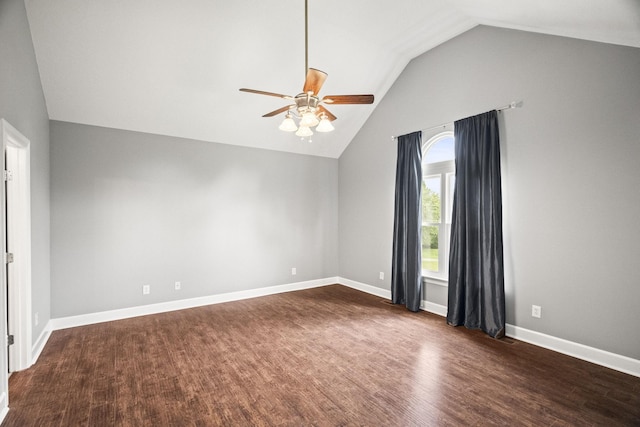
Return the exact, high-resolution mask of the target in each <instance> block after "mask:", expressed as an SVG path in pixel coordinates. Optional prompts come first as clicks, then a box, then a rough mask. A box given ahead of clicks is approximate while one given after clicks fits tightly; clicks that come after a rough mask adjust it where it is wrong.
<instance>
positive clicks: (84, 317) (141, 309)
mask: <svg viewBox="0 0 640 427" xmlns="http://www.w3.org/2000/svg"><path fill="white" fill-rule="evenodd" d="M334 283H338V278H337V277H328V278H325V279H317V280H308V281H305V282H297V283H289V284H285V285H277V286H269V287H265V288H257V289H249V290H246V291H237V292H228V293H224V294H217V295H209V296H206V297H198V298H190V299H183V300H177V301H168V302H161V303H157V304H149V305H143V306H138V307H130V308H122V309H117V310H109V311H102V312H98V313H88V314H81V315H78V316H68V317H59V318H56V319H51V321H50V324H51V330H54V331H55V330H58V329H66V328H74V327H77V326H84V325H91V324H94V323H102V322H110V321H113V320H122V319H128V318H131V317H138V316H146V315H149V314H158V313H164V312H168V311H175V310H184V309H187V308H194V307H201V306H204V305H211V304H220V303H223V302H230V301H239V300H243V299H248V298H256V297H262V296H266V295H273V294H279V293H283V292H290V291H299V290H302V289H310V288H316V287H319V286H326V285H331V284H334Z"/></svg>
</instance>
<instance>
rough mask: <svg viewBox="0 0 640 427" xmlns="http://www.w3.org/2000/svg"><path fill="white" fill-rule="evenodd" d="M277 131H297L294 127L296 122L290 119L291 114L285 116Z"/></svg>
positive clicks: (296, 127)
mask: <svg viewBox="0 0 640 427" xmlns="http://www.w3.org/2000/svg"><path fill="white" fill-rule="evenodd" d="M278 129H280V130H283V131H285V132H293V131H296V130H298V126H296V122H294V121H293V119H292V118H291V114H287V116H286V117H285V118H284V120H283V121H282V123H280V126H278Z"/></svg>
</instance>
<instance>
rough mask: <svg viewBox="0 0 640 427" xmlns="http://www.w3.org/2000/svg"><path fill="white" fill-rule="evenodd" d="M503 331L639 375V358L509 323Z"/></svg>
mask: <svg viewBox="0 0 640 427" xmlns="http://www.w3.org/2000/svg"><path fill="white" fill-rule="evenodd" d="M505 332H506V335H507V336H508V337H511V338H515V339H517V340H520V341H524V342H528V343H529V344H533V345H537V346H538V347H544V348H546V349H549V350H553V351H557V352H558V353H562V354H566V355H569V356H573V357H576V358H578V359H582V360H586V361H587V362H591V363H595V364H596V365H601V366H605V367H607V368H611V369H615V370H616V371H620V372H624V373H625V374H629V375H633V376H636V377H640V360H636V359H632V358H630V357H627V356H622V355H619V354H615V353H611V352H608V351H605V350H600V349H598V348H594V347H589V346H587V345H584V344H580V343H577V342H573V341H567V340H565V339H562V338H557V337H554V336H551V335H546V334H543V333H540V332H536V331H532V330H529V329H525V328H521V327H519V326H514V325H510V324H508V323H507V326H506V331H505Z"/></svg>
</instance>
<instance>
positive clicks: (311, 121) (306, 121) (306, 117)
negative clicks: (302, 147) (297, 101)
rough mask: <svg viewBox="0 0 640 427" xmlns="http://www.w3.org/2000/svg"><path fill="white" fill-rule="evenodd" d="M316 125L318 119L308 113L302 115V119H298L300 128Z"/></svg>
mask: <svg viewBox="0 0 640 427" xmlns="http://www.w3.org/2000/svg"><path fill="white" fill-rule="evenodd" d="M317 124H318V118H317V117H316V115H315V114H313V113H311V112H309V113H304V114H303V115H302V119H300V127H302V126H304V127H308V128H310V127H313V126H316V125H317Z"/></svg>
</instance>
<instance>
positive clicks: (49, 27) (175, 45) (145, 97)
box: [26, 0, 640, 157]
mask: <svg viewBox="0 0 640 427" xmlns="http://www.w3.org/2000/svg"><path fill="white" fill-rule="evenodd" d="M26 6H27V12H28V17H29V23H30V27H31V32H32V37H33V43H34V47H35V51H36V59H37V62H38V67H39V70H40V76H41V80H42V86H43V90H44V95H45V99H46V103H47V108H48V111H49V116H50V118H51V119H53V120H62V121H69V122H75V123H83V124H91V125H97V126H105V127H112V128H118V129H127V130H133V131H141V132H149V133H156V134H162V135H170V136H177V137H184V138H192V139H198V140H204V141H212V142H220V143H225V144H235V145H242V146H251V147H261V148H267V149H273V150H281V151H289V152H294V153H302V154H312V155H319V156H326V157H339V156H340V154H341V153H342V151H343V150H344V149H345V147H346V146H347V145H348V144H349V142H350V141H351V140H352V138H353V137H354V136H355V135H356V133H357V132H358V130H359V129H360V128H361V127H362V125H363V124H364V123H365V121H366V120H367V118H368V117H369V115H370V114H371V112H372V111H373V109H374V108H375V105H376V103H377V102H379V101H380V99H382V97H383V96H384V95H385V93H386V92H387V90H388V89H389V88H390V86H391V85H392V84H393V82H394V80H395V79H396V78H397V77H398V76H399V75H400V73H401V72H402V70H403V69H404V67H405V66H406V64H407V63H408V62H409V61H410V60H411V59H412V58H414V57H416V56H418V55H420V54H422V53H424V52H426V51H427V50H429V49H431V48H434V47H436V46H438V45H440V44H442V43H443V42H445V41H447V40H449V39H451V38H453V37H455V36H456V35H458V34H461V33H463V32H465V31H467V30H469V29H471V28H473V27H474V26H476V25H480V24H484V25H492V26H498V27H505V28H512V29H520V30H526V31H533V32H540V33H547V34H554V35H560V36H567V37H575V38H581V39H586V40H594V41H599V42H605V43H613V44H619V45H626V46H633V47H638V48H640V0H606V1H602V0H562V1H558V0H535V1H533V0H393V1H384V0H379V1H371V0H348V1H345V0H322V1H320V0H309V66H310V67H313V68H317V69H320V70H323V71H325V72H327V73H328V75H329V77H328V79H327V81H326V83H325V84H324V86H323V88H322V90H321V93H320V95H323V94H361V93H362V94H364V93H372V94H374V95H375V97H376V102H375V103H374V104H373V105H335V106H331V107H329V108H330V111H331V112H332V113H333V114H335V115H336V116H337V117H338V119H337V120H336V121H335V122H334V125H335V127H336V130H335V131H334V132H331V133H328V134H318V133H316V134H315V135H314V136H313V137H312V142H311V143H310V142H308V141H301V140H300V138H298V137H296V136H294V135H293V134H290V133H285V132H282V131H280V130H278V125H279V123H280V122H281V121H282V118H283V116H282V115H279V116H277V117H272V118H263V117H261V116H262V115H263V114H265V113H267V112H269V111H272V110H275V109H277V108H279V107H283V106H285V105H286V104H287V102H286V101H285V100H283V99H279V98H276V97H269V96H260V95H254V94H248V93H243V92H239V91H238V89H239V88H241V87H248V88H253V89H259V90H265V91H269V92H277V93H283V94H290V95H295V94H297V93H299V92H300V91H301V90H302V85H303V82H304V77H305V74H304V71H305V70H304V0H233V1H222V0H183V1H176V0H110V1H104V0H56V1H51V0H26Z"/></svg>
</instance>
